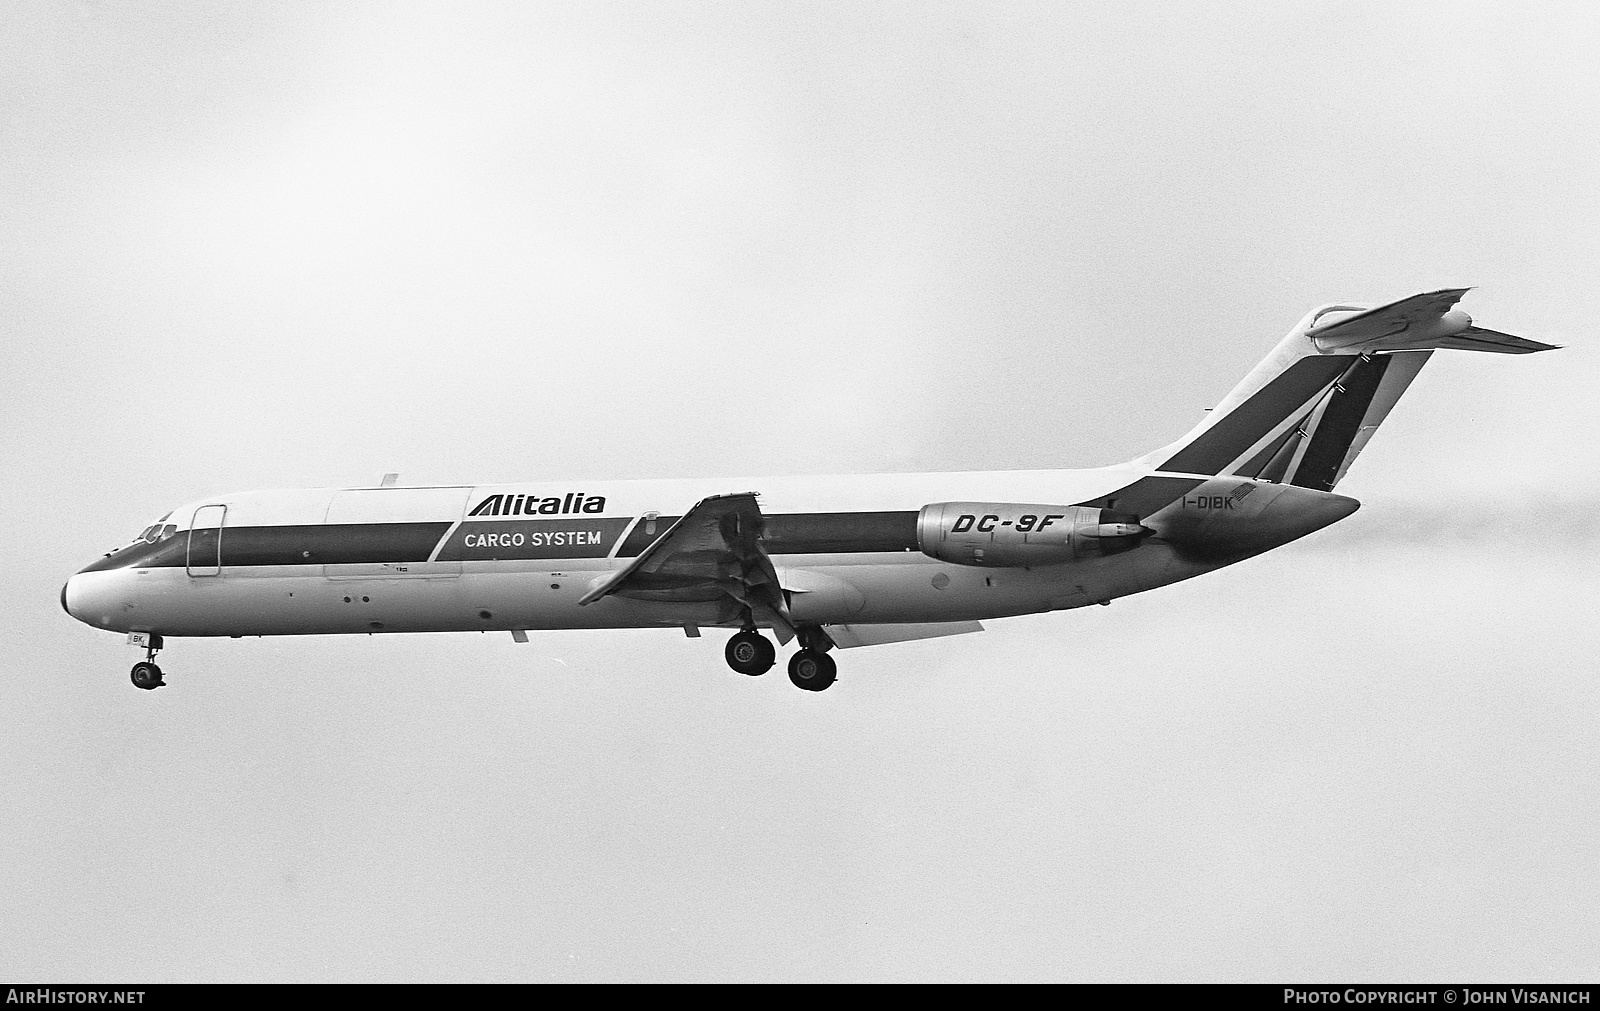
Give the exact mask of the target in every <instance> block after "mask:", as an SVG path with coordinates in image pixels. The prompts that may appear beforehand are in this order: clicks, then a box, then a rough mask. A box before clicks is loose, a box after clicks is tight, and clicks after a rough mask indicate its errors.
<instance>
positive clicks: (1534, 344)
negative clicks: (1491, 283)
mask: <svg viewBox="0 0 1600 1011" xmlns="http://www.w3.org/2000/svg"><path fill="white" fill-rule="evenodd" d="M1468 290H1469V289H1467V288H1447V289H1444V290H1442V291H1434V292H1428V293H1427V294H1422V295H1413V296H1411V297H1410V298H1405V299H1401V300H1400V301H1398V302H1391V303H1390V304H1388V305H1384V306H1379V307H1378V308H1376V309H1360V308H1357V307H1354V306H1348V305H1328V306H1323V307H1322V308H1319V309H1316V310H1314V311H1312V312H1311V313H1309V314H1308V315H1307V316H1306V317H1305V319H1303V320H1301V321H1300V323H1299V325H1298V326H1296V327H1295V328H1294V329H1293V330H1291V331H1290V332H1289V335H1288V336H1287V337H1285V338H1284V339H1283V340H1282V341H1281V342H1280V343H1279V344H1278V346H1277V347H1276V348H1274V349H1273V351H1272V353H1271V354H1269V355H1268V356H1267V357H1266V359H1265V360H1264V361H1262V362H1261V364H1260V365H1257V366H1256V367H1255V369H1254V370H1253V371H1251V373H1250V374H1249V375H1247V376H1246V377H1245V378H1244V380H1243V381H1242V382H1241V383H1239V385H1238V386H1236V387H1235V388H1234V389H1233V392H1231V393H1229V394H1228V395H1227V396H1226V397H1225V398H1223V400H1222V402H1221V403H1220V404H1218V405H1217V406H1216V407H1215V408H1214V409H1213V410H1212V411H1211V413H1210V414H1209V415H1208V416H1207V417H1206V419H1205V421H1203V422H1201V423H1200V424H1199V425H1197V426H1196V427H1195V428H1194V430H1193V431H1191V432H1190V433H1189V434H1188V435H1185V436H1184V437H1183V438H1182V439H1179V440H1178V441H1177V442H1174V443H1172V444H1171V445H1169V446H1165V447H1163V448H1161V449H1159V450H1156V451H1155V452H1154V453H1150V454H1147V455H1146V456H1144V457H1142V458H1140V459H1139V461H1138V462H1139V463H1141V464H1144V465H1146V466H1149V467H1151V468H1152V469H1154V470H1156V471H1159V472H1164V473H1181V474H1197V475H1212V476H1233V477H1238V478H1244V479H1250V480H1253V481H1257V482H1267V483H1272V484H1281V485H1294V486H1298V487H1301V488H1309V489H1312V490H1314V491H1321V492H1326V491H1332V490H1333V487H1334V486H1335V485H1337V484H1338V483H1339V481H1340V479H1342V478H1343V477H1344V475H1345V472H1346V471H1348V470H1349V469H1350V464H1351V463H1352V462H1354V461H1355V458H1356V456H1357V455H1358V454H1360V452H1361V450H1362V449H1363V448H1364V447H1365V446H1366V444H1367V440H1369V439H1371V438H1372V435H1373V433H1374V432H1376V431H1377V429H1378V426H1379V425H1381V424H1382V423H1383V419H1384V418H1386V417H1388V415H1389V411H1390V410H1391V409H1393V407H1394V405H1395V403H1396V402H1397V401H1398V400H1399V399H1400V396H1401V394H1403V393H1405V391H1406V388H1407V387H1408V386H1410V385H1411V381H1412V380H1413V379H1415V378H1416V377H1417V373H1418V372H1420V371H1422V367H1423V366H1424V365H1426V364H1427V363H1428V359H1429V358H1430V357H1431V356H1432V355H1433V352H1434V351H1435V350H1436V349H1439V348H1451V349H1455V350H1460V351H1491V352H1495V353H1498V354H1528V353H1531V352H1534V351H1550V350H1554V349H1555V347H1556V345H1553V344H1541V343H1539V342H1538V341H1531V340H1526V339H1524V338H1521V337H1513V336H1511V335H1510V334H1505V333H1499V332H1498V331H1495V330H1486V329H1484V328H1482V327H1478V326H1474V325H1473V323H1472V317H1470V316H1468V315H1467V314H1466V313H1465V312H1462V311H1461V310H1460V309H1457V308H1455V304H1456V303H1457V302H1458V301H1460V299H1461V296H1462V295H1464V294H1466V293H1467V291H1468Z"/></svg>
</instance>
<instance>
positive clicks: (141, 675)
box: [128, 633, 166, 692]
mask: <svg viewBox="0 0 1600 1011" xmlns="http://www.w3.org/2000/svg"><path fill="white" fill-rule="evenodd" d="M161 646H162V642H161V637H160V636H159V635H155V634H153V633H152V634H151V636H150V639H149V642H148V644H147V645H146V647H145V655H144V659H143V660H140V661H139V662H138V663H136V664H134V665H133V670H131V671H129V672H128V680H130V681H132V682H133V686H134V687H135V688H143V689H144V690H145V691H147V692H148V691H155V690H156V689H157V688H161V687H164V686H165V685H166V682H165V681H163V680H161V668H160V667H157V666H156V654H157V653H159V652H161Z"/></svg>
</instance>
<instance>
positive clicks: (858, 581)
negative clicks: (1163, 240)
mask: <svg viewBox="0 0 1600 1011" xmlns="http://www.w3.org/2000/svg"><path fill="white" fill-rule="evenodd" d="M1468 290H1470V289H1466V288H1452V289H1445V290H1441V291H1434V292H1428V293H1425V294H1420V295H1414V296H1412V297H1410V298H1405V299H1401V300H1400V301H1397V302H1392V303H1389V304H1387V305H1382V306H1379V307H1377V308H1371V309H1363V308H1360V307H1357V306H1348V305H1325V306H1322V307H1320V308H1318V309H1315V310H1313V311H1312V312H1310V313H1308V314H1307V315H1306V316H1305V317H1304V318H1303V319H1302V320H1301V321H1300V323H1299V324H1298V325H1297V326H1295V328H1294V329H1293V330H1291V331H1290V332H1289V334H1288V335H1287V336H1286V337H1284V338H1283V340H1282V341H1281V342H1279V343H1278V345H1277V346H1276V347H1275V348H1273V350H1272V352H1271V353H1270V354H1269V355H1267V357H1266V358H1265V359H1264V360H1263V361H1262V362H1261V363H1260V364H1259V365H1257V366H1256V367H1255V369H1254V370H1252V371H1251V372H1250V373H1249V374H1248V375H1246V376H1245V378H1244V379H1243V380H1242V381H1241V382H1240V383H1239V384H1238V386H1236V387H1235V388H1234V389H1233V391H1232V392H1231V393H1229V394H1228V395H1227V396H1226V397H1224V398H1223V399H1222V401H1221V402H1220V403H1219V404H1218V405H1217V406H1216V407H1215V408H1214V409H1212V410H1211V411H1210V412H1209V413H1208V414H1207V415H1206V417H1205V419H1204V420H1203V421H1202V422H1201V423H1200V424H1199V425H1197V426H1196V427H1195V428H1194V429H1193V430H1192V431H1190V432H1189V433H1188V434H1187V435H1185V436H1183V438H1181V439H1179V440H1178V441H1176V442H1173V443H1171V444H1170V445H1167V446H1163V447H1162V448H1160V449H1157V450H1155V451H1153V452H1150V453H1147V454H1145V455H1143V456H1141V457H1139V458H1137V459H1135V460H1131V461H1129V462H1127V463H1123V464H1119V465H1116V466H1109V467H1099V468H1094V469H1088V470H1029V471H995V472H973V473H948V474H940V473H933V474H888V475H874V476H867V475H851V476H844V477H776V478H752V479H743V478H741V479H733V480H729V479H715V480H707V481H694V480H652V481H618V482H604V483H602V482H595V481H582V482H573V481H537V482H532V483H522V484H498V485H471V486H469V485H447V486H435V487H401V486H398V485H397V484H395V483H394V480H393V478H394V475H386V476H385V479H384V482H383V483H382V484H380V485H379V486H377V487H360V488H338V489H318V490H289V491H254V492H242V493H237V494H230V495H219V496H214V497H211V498H205V499H201V500H198V501H194V502H189V503H186V504H184V505H182V506H180V507H178V508H176V509H174V510H172V511H171V512H168V513H167V514H166V515H165V516H162V517H161V518H160V519H159V520H157V521H156V522H154V523H152V524H150V525H149V526H147V527H145V529H144V530H143V531H142V532H141V533H140V534H139V535H138V536H137V537H135V538H134V540H133V541H132V542H131V543H130V544H128V545H126V546H124V547H122V548H119V549H117V550H115V551H112V552H109V553H107V554H106V555H105V556H104V557H103V558H100V559H99V560H97V561H95V562H94V563H93V564H91V565H89V566H87V567H86V568H84V569H83V570H82V571H81V572H78V573H77V574H76V575H74V576H72V577H71V578H70V579H69V580H68V581H67V583H66V585H65V586H63V587H62V589H61V605H62V607H63V608H64V609H65V610H66V612H67V614H69V615H71V616H72V617H73V618H76V619H77V620H79V621H82V622H84V623H86V624H88V625H92V626H94V627H96V628H101V629H108V630H111V631H116V632H123V633H127V636H128V642H129V643H130V644H132V645H135V646H138V647H140V648H142V649H143V650H144V651H145V659H144V660H142V661H140V662H138V663H136V664H134V666H133V669H132V671H131V672H130V675H129V677H130V679H131V680H132V682H133V684H134V685H136V686H137V687H139V688H142V689H147V690H150V689H155V688H159V687H161V686H163V685H164V684H165V683H166V682H165V680H164V678H163V674H162V670H161V668H160V667H159V666H157V665H156V662H155V661H156V655H157V653H158V652H159V651H160V650H161V649H162V648H163V647H164V645H165V641H166V639H167V637H169V636H170V637H184V636H232V637H235V638H238V637H242V636H266V635H321V634H355V633H366V634H376V633H391V632H465V631H496V632H510V633H511V635H512V637H513V638H514V639H515V640H516V641H517V642H526V641H527V638H528V636H527V633H528V632H530V631H535V630H546V629H584V628H678V629H682V630H683V632H684V633H685V634H686V635H688V636H690V637H699V636H700V630H701V629H702V628H728V629H732V630H734V631H733V634H732V636H731V637H730V638H729V639H728V641H727V645H726V648H725V650H724V657H725V659H726V661H727V664H728V666H729V667H731V668H732V669H733V670H734V671H736V672H739V673H741V674H747V675H759V674H764V673H766V672H767V671H768V670H769V669H771V668H772V666H773V664H774V663H775V661H776V656H777V649H776V647H774V645H773V644H772V642H771V640H769V639H768V638H767V637H766V636H765V635H763V634H762V633H763V630H770V631H771V632H772V633H773V635H774V636H775V637H776V638H777V639H778V641H779V643H780V644H782V645H785V646H787V645H788V643H790V642H791V641H798V644H799V648H798V649H797V650H796V652H795V653H794V654H793V656H792V657H791V659H790V660H789V663H788V672H789V678H790V680H791V681H792V682H793V683H794V684H795V685H797V686H798V687H800V688H803V689H806V690H808V691H821V690H823V689H825V688H828V687H829V686H830V685H832V684H833V683H834V682H835V680H836V679H837V673H838V669H837V665H836V663H835V661H834V659H833V657H831V656H830V655H829V654H830V652H831V651H833V650H834V649H835V648H838V649H850V648H855V647H862V646H871V645H879V644H883V643H892V642H903V641H908V640H915V639H927V638H934V637H938V636H946V635H956V634H962V633H967V632H976V631H980V630H981V629H982V627H983V626H982V624H981V623H982V622H983V621H985V620H988V619H995V618H1002V617H1010V616H1015V615H1025V614H1036V613H1040V612H1046V611H1056V610H1064V609H1070V608H1077V607H1085V606H1088V605H1090V604H1108V603H1110V602H1111V601H1112V600H1114V599H1116V598H1118V597H1123V596H1127V595H1129V594H1133V593H1140V592H1143V591H1145V590H1150V589H1154V588H1156V587H1159V586H1165V585H1167V584H1170V583H1174V582H1177V581H1179V580H1183V579H1189V578H1192V577H1194V576H1198V575H1201V574H1203V573H1206V572H1210V571H1212V570H1214V569H1219V568H1221V567H1223V566H1226V565H1231V564H1233V563H1235V562H1238V561H1241V560H1243V559H1245V558H1249V557H1251V556H1253V555H1257V554H1260V553H1261V552H1264V551H1267V550H1270V549H1272V548H1276V547H1279V546H1281V545H1284V544H1288V543H1289V542H1291V541H1293V540H1295V539H1297V538H1300V537H1303V536H1305V535H1307V534H1309V533H1311V532H1313V531H1315V530H1319V529H1321V528H1322V527H1325V526H1327V525H1329V524H1330V523H1334V522H1337V521H1338V520H1341V519H1343V518H1344V517H1346V516H1349V515H1350V514H1351V513H1353V512H1355V510H1356V509H1357V508H1358V507H1359V505H1360V503H1359V502H1357V501H1356V500H1355V499H1353V498H1349V497H1347V496H1344V495H1338V494H1335V493H1334V491H1333V489H1334V487H1335V486H1336V485H1337V484H1338V483H1339V481H1340V479H1342V478H1343V477H1344V475H1345V473H1346V471H1348V470H1349V468H1350V465H1351V463H1352V462H1353V461H1354V460H1355V459H1356V456H1357V454H1359V453H1360V452H1361V450H1362V448H1363V447H1364V446H1366V444H1367V441H1368V440H1369V439H1370V438H1371V437H1372V435H1373V433H1374V432H1375V431H1376V430H1377V428H1378V426H1379V425H1380V424H1381V423H1382V422H1383V420H1384V418H1386V417H1387V416H1388V414H1389V411H1390V410H1391V409H1392V408H1393V407H1394V405H1395V402H1396V401H1397V400H1399V398H1400V396H1401V394H1403V393H1404V392H1405V391H1406V389H1407V387H1408V386H1409V385H1410V384H1411V382H1412V380H1413V379H1415V378H1416V376H1417V373H1418V372H1419V371H1420V370H1421V369H1422V367H1423V365H1425V364H1426V363H1427V361H1428V359H1429V357H1430V356H1431V355H1432V354H1433V353H1434V351H1435V350H1438V349H1441V348H1444V349H1455V350H1464V351H1486V352H1494V353H1501V354H1527V353H1531V352H1538V351H1548V350H1554V349H1555V348H1556V345H1551V344H1542V343H1539V342H1537V341H1531V340H1526V339H1524V338H1521V337H1514V336H1511V335H1510V334H1505V333H1500V332H1498V331H1494V330H1487V329H1483V328H1481V327H1478V326H1475V325H1474V324H1473V322H1472V318H1471V317H1470V316H1468V315H1467V314H1466V313H1465V312H1463V311H1462V310H1460V309H1457V308H1455V306H1456V303H1457V302H1458V301H1460V299H1461V297H1462V296H1463V295H1464V294H1466V292H1467V291H1468Z"/></svg>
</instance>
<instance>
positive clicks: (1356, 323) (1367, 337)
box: [1306, 288, 1556, 355]
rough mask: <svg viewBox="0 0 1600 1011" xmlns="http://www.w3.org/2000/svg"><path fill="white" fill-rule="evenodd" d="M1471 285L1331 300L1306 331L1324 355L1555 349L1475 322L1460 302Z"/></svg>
mask: <svg viewBox="0 0 1600 1011" xmlns="http://www.w3.org/2000/svg"><path fill="white" fill-rule="evenodd" d="M1469 290H1470V289H1467V288H1445V289H1443V290H1440V291H1430V292H1426V293H1424V294H1421V295H1412V296H1411V297H1410V298H1402V299H1401V300H1400V301H1398V302H1390V303H1389V304H1388V305H1380V306H1378V307H1377V308H1376V309H1352V308H1350V307H1349V306H1329V307H1328V308H1326V309H1323V310H1322V311H1321V312H1319V313H1317V315H1316V317H1315V319H1314V320H1313V321H1312V325H1311V327H1310V328H1309V329H1307V330H1306V336H1307V337H1309V338H1311V343H1312V345H1313V346H1314V347H1315V348H1316V349H1317V350H1318V351H1319V352H1321V353H1322V354H1325V355H1349V354H1372V353H1382V352H1390V351H1432V350H1434V349H1435V348H1451V349H1453V350H1456V351H1492V352H1495V353H1497V354H1511V355H1525V354H1530V353H1532V352H1534V351H1554V350H1555V349H1556V345H1554V344H1541V343H1539V342H1538V341H1530V340H1526V339H1524V338H1522V337H1513V336H1511V335H1510V334H1506V333H1500V332H1498V331H1496V330H1485V329H1483V328H1482V327H1477V326H1473V325H1472V317H1471V316H1468V315H1467V314H1466V313H1465V312H1463V311H1462V310H1460V309H1457V308H1456V307H1455V305H1456V303H1457V302H1459V301H1460V300H1461V296H1462V295H1465V294H1466V293H1467V292H1468V291H1469Z"/></svg>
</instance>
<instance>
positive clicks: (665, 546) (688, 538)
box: [578, 492, 788, 625]
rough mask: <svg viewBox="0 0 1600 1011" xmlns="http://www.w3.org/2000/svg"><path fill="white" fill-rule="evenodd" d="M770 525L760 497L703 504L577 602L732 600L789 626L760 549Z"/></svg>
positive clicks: (774, 577)
mask: <svg viewBox="0 0 1600 1011" xmlns="http://www.w3.org/2000/svg"><path fill="white" fill-rule="evenodd" d="M765 522H766V521H765V519H764V518H763V517H762V515H761V508H760V506H758V505H757V504H756V493H755V492H741V493H738V494H734V495H713V496H711V497H710V498H706V499H702V500H700V502H698V503H697V504H696V505H695V507H694V508H693V509H690V510H689V511H688V512H687V513H685V514H684V516H683V518H682V519H680V520H678V522H676V523H674V524H673V525H672V526H671V527H669V528H667V532H666V533H664V534H662V535H661V536H660V537H658V538H656V540H655V542H654V543H653V544H651V545H650V546H649V547H647V548H645V549H644V551H642V552H640V554H639V556H638V557H637V558H635V559H634V560H633V561H631V562H629V563H628V564H627V565H626V566H624V567H623V568H621V569H618V570H617V571H616V572H614V573H612V574H611V575H610V576H609V577H608V578H607V579H606V580H605V581H603V582H601V583H599V584H598V585H596V586H595V587H594V588H593V589H591V590H590V591H589V592H588V593H586V594H584V595H583V597H582V598H581V599H580V600H579V601H578V603H579V604H580V605H581V604H592V603H594V602H595V601H597V600H599V599H600V598H602V597H605V596H608V595H610V594H616V595H617V596H619V597H628V598H631V599H635V600H658V601H664V602H686V601H716V600H722V599H724V598H732V599H733V600H735V601H737V602H738V603H740V604H742V605H744V606H745V607H749V608H751V609H752V610H756V609H761V608H765V609H768V610H770V611H772V612H773V613H774V614H775V615H776V616H777V617H778V619H780V620H781V621H782V622H783V623H784V624H785V625H787V624H788V607H787V606H786V605H785V603H784V599H783V590H782V589H781V587H780V586H779V584H778V574H777V572H776V571H775V570H774V569H773V567H772V559H771V558H769V557H768V556H767V553H766V551H765V550H764V549H763V548H762V547H761V530H762V528H763V527H764V526H765Z"/></svg>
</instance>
